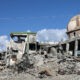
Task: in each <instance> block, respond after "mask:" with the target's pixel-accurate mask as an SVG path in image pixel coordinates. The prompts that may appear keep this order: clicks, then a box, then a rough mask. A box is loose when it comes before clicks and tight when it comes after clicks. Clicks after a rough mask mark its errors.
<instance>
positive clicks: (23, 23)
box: [0, 0, 80, 41]
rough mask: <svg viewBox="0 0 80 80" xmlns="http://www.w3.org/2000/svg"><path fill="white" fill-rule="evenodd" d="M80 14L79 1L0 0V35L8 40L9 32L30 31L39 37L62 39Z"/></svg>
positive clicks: (45, 39)
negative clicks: (71, 21)
mask: <svg viewBox="0 0 80 80" xmlns="http://www.w3.org/2000/svg"><path fill="white" fill-rule="evenodd" d="M77 14H80V0H0V36H1V37H4V38H3V39H4V41H6V39H9V33H10V32H25V31H27V30H30V31H32V32H38V40H42V41H59V40H61V39H62V38H65V32H66V28H67V24H68V22H69V20H70V18H72V17H73V16H75V15H77ZM56 32H57V33H56ZM58 33H60V34H58ZM43 34H44V35H45V36H44V35H43ZM55 34H56V35H55ZM4 35H5V36H6V37H5V36H4ZM54 37H55V38H54Z"/></svg>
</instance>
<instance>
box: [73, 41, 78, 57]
mask: <svg viewBox="0 0 80 80" xmlns="http://www.w3.org/2000/svg"><path fill="white" fill-rule="evenodd" d="M77 50H78V40H75V49H74V56H75V57H77Z"/></svg>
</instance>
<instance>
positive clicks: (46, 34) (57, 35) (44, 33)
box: [37, 29, 67, 42]
mask: <svg viewBox="0 0 80 80" xmlns="http://www.w3.org/2000/svg"><path fill="white" fill-rule="evenodd" d="M66 37H67V36H66V29H42V30H40V31H38V32H37V40H38V41H44V42H45V41H54V42H58V41H60V40H62V39H63V40H65V39H66Z"/></svg>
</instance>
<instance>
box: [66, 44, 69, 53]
mask: <svg viewBox="0 0 80 80" xmlns="http://www.w3.org/2000/svg"><path fill="white" fill-rule="evenodd" d="M68 51H69V43H66V52H67V53H68Z"/></svg>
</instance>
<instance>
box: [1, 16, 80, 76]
mask: <svg viewBox="0 0 80 80" xmlns="http://www.w3.org/2000/svg"><path fill="white" fill-rule="evenodd" d="M36 34H37V33H36V32H11V33H10V42H9V43H8V45H7V50H6V51H5V52H3V53H2V52H1V53H0V63H1V64H3V63H4V64H3V65H2V66H5V67H3V68H6V67H12V68H14V69H15V70H17V71H21V70H24V71H26V69H27V72H28V73H30V74H32V75H37V74H38V76H39V77H43V75H44V74H45V75H47V76H50V75H54V74H55V75H57V74H73V73H80V59H79V57H80V47H79V46H80V15H78V16H75V17H73V18H72V19H71V20H70V21H69V23H68V26H67V32H66V34H67V36H68V38H67V39H66V40H64V41H60V42H37V40H36ZM16 67H17V68H16ZM3 68H2V67H1V69H3Z"/></svg>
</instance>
